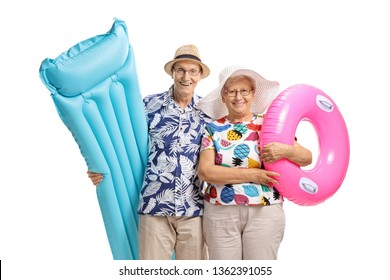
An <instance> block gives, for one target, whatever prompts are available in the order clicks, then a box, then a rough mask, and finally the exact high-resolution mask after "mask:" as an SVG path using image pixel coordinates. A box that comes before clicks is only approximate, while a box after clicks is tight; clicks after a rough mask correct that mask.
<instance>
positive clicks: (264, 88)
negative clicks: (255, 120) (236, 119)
mask: <svg viewBox="0 0 390 280" xmlns="http://www.w3.org/2000/svg"><path fill="white" fill-rule="evenodd" d="M240 75H245V76H249V77H251V78H253V79H254V80H255V82H256V91H255V93H254V99H253V104H252V112H253V113H255V114H263V113H264V112H265V111H266V110H267V108H268V106H269V105H270V104H271V102H272V100H273V99H274V98H275V97H276V96H277V94H278V89H279V83H278V82H275V81H268V80H266V79H264V78H263V77H262V76H260V75H259V74H258V73H256V72H255V71H253V70H250V69H248V68H246V67H243V66H240V65H234V66H229V67H226V68H224V69H223V70H222V71H221V73H220V74H219V86H218V87H217V88H216V89H214V90H213V91H212V92H210V93H209V94H207V95H206V96H205V97H203V98H202V100H201V101H200V102H199V103H198V105H197V108H199V109H201V110H202V111H203V112H204V113H205V114H207V115H208V116H209V117H211V118H213V119H215V120H217V119H220V118H222V117H224V116H226V115H227V114H228V111H227V108H226V106H225V104H224V103H223V102H222V97H221V90H222V88H223V86H224V84H225V83H226V81H227V79H229V78H230V77H233V76H240Z"/></svg>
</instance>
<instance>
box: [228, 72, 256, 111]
mask: <svg viewBox="0 0 390 280" xmlns="http://www.w3.org/2000/svg"><path fill="white" fill-rule="evenodd" d="M253 94H254V91H253V88H252V84H251V82H250V81H249V80H247V79H240V80H237V81H235V82H234V83H231V84H229V80H228V81H227V87H226V90H224V91H223V92H222V102H223V103H225V105H226V108H227V110H228V112H229V115H234V116H246V115H248V114H251V108H252V103H253Z"/></svg>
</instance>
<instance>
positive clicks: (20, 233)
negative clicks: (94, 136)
mask: <svg viewBox="0 0 390 280" xmlns="http://www.w3.org/2000/svg"><path fill="white" fill-rule="evenodd" d="M115 17H117V18H120V19H122V20H124V21H125V22H126V24H127V26H128V32H129V37H130V38H129V39H130V42H131V44H132V46H133V48H134V50H135V56H136V64H137V69H138V75H139V81H140V86H141V90H142V94H143V95H147V94H151V93H157V92H161V91H164V90H166V89H168V87H169V86H170V85H171V83H172V80H171V78H170V77H169V76H168V75H166V74H165V72H164V70H163V66H164V64H165V63H166V62H167V61H168V60H170V59H171V58H172V57H173V54H174V51H175V50H176V49H177V47H178V46H181V45H184V44H188V43H192V44H195V45H197V46H198V48H199V50H200V52H201V56H202V59H203V61H204V62H205V63H206V64H208V66H209V67H210V68H211V71H212V74H211V75H210V76H209V78H207V79H205V80H203V81H201V82H200V83H199V85H198V88H197V93H199V94H201V95H205V94H206V93H207V92H208V91H210V90H211V89H214V88H215V87H216V86H217V83H218V73H219V71H220V70H221V69H222V68H223V67H225V66H228V65H231V64H244V65H248V66H251V67H252V68H254V69H255V70H257V71H258V72H260V73H261V74H262V75H263V76H264V77H266V78H268V79H271V80H277V81H279V82H280V85H281V87H280V90H283V89H285V88H287V87H289V86H292V85H294V84H298V83H306V84H310V85H313V86H316V87H318V88H320V89H322V90H323V91H324V92H326V93H327V94H328V95H329V96H331V97H332V99H333V100H334V101H335V102H336V104H337V105H338V107H339V109H340V111H341V112H342V114H343V116H344V119H345V121H346V123H347V126H348V132H349V136H350V145H351V156H350V164H349V169H348V173H347V176H346V178H345V180H344V182H343V184H342V186H341V188H340V189H339V191H338V192H337V193H336V194H335V195H334V196H333V197H332V198H330V199H329V200H327V201H326V202H324V203H323V204H321V205H317V206H313V207H303V206H298V205H295V204H293V203H291V202H289V201H287V202H286V203H285V211H286V215H287V228H286V232H285V238H284V240H283V242H282V244H281V248H280V252H279V260H278V261H275V262H255V263H253V262H247V263H246V262H242V263H237V262H235V263H233V264H235V265H271V266H273V267H274V274H273V276H272V277H268V279H329V278H332V279H333V278H338V277H345V278H347V277H348V279H353V278H354V277H358V276H360V277H361V278H363V277H366V278H367V277H368V278H369V279H385V278H386V277H387V278H388V277H389V269H388V267H386V266H387V265H388V254H389V249H390V245H389V236H390V230H389V218H388V213H389V211H388V205H387V203H388V195H389V182H388V177H387V176H388V175H389V171H388V167H389V163H388V159H389V155H390V152H389V149H388V143H389V140H388V135H387V134H388V125H386V124H385V120H386V119H387V120H388V119H389V117H388V116H387V117H386V115H387V112H388V110H389V106H388V105H389V101H390V99H389V74H390V72H389V65H390V51H389V50H390V43H389V39H388V38H389V26H390V17H389V9H388V8H387V5H386V1H379V0H370V1H360V0H354V1H341V0H340V1H329V0H328V1H309V0H299V1H289V0H274V1H262V0H252V1H250V0H239V1H232V0H224V1H212V0H197V1H193V2H191V1H179V0H166V1H161V0H142V1H141V0H140V1H120V0H111V1H99V0H95V1H82V0H78V1H75V0H67V1H62V0H60V1H44V0H32V1H27V0H21V1H3V2H2V3H1V4H0V29H1V33H0V36H1V43H0V48H1V49H0V50H1V51H0V69H1V75H0V79H1V80H0V81H1V83H0V86H1V102H0V122H1V136H0V158H1V173H0V174H1V184H0V259H1V260H2V274H3V276H4V277H5V278H4V279H124V277H123V276H122V277H119V276H118V268H120V267H122V266H123V265H128V266H134V265H135V264H137V265H140V266H141V265H142V262H135V261H133V262H132V263H130V262H119V261H117V262H115V261H112V256H111V251H110V248H109V245H108V241H107V237H106V233H105V229H104V226H103V222H102V218H101V214H100V209H99V206H98V203H97V199H96V194H95V190H94V186H93V185H92V184H91V182H90V181H89V179H88V178H87V175H86V171H87V168H86V165H85V162H84V159H83V158H82V156H81V154H80V152H79V150H78V146H77V145H76V143H75V141H74V140H73V138H72V136H71V134H70V132H69V131H68V130H67V129H66V127H65V126H64V124H63V123H62V121H61V120H60V118H59V116H58V114H57V112H56V110H55V107H54V103H53V102H52V100H51V97H50V95H49V92H48V90H47V89H46V88H45V87H44V85H43V83H42V82H41V81H40V79H39V73H38V69H39V66H40V63H41V62H42V60H44V59H45V58H47V57H49V58H55V57H57V56H58V55H59V54H60V53H62V52H63V51H65V50H67V49H68V48H70V47H71V46H73V45H74V44H76V43H78V42H80V41H82V40H85V39H88V38H90V37H93V36H95V35H98V34H103V33H106V32H107V31H108V30H109V29H110V28H111V25H112V23H113V18H115ZM329 133H337V131H332V127H331V126H329ZM311 135H312V134H311V131H310V129H308V128H307V129H302V130H301V132H300V135H299V137H300V140H301V142H302V143H307V145H309V146H310V145H312V144H313V141H312V139H311V137H312V136H311ZM329 176H331V174H329ZM179 263H181V262H176V264H179ZM174 264H175V263H174V261H169V262H166V263H161V262H160V263H153V262H148V263H147V264H143V265H155V266H158V265H167V266H172V265H174ZM222 264H228V263H226V262H223V263H222V262H212V261H209V262H199V263H198V262H187V263H186V262H184V264H183V265H184V267H185V266H186V265H187V266H190V265H191V266H193V265H195V266H196V267H209V268H211V267H212V266H213V265H222ZM386 275H387V276H386ZM209 277H211V278H210V279H213V278H218V277H215V276H212V275H211V276H208V277H207V278H209ZM247 277H249V276H247ZM288 277H289V278H288ZM132 278H134V276H133V277H132ZM149 278H150V277H149ZM198 278H199V277H198ZM252 278H253V277H252ZM256 278H257V277H256ZM263 278H264V279H267V277H263ZM140 279H142V278H140ZM145 279H146V278H145ZM167 279H168V278H167ZM169 279H173V278H172V277H171V278H169ZM245 279H246V278H245Z"/></svg>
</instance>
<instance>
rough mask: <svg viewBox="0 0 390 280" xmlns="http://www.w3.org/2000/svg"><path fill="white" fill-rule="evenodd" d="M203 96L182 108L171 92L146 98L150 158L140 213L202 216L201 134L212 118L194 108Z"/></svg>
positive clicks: (141, 196) (139, 206) (143, 186)
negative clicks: (200, 176) (197, 171)
mask: <svg viewBox="0 0 390 280" xmlns="http://www.w3.org/2000/svg"><path fill="white" fill-rule="evenodd" d="M200 98H201V97H200V96H197V95H194V96H193V98H192V102H191V103H190V104H188V105H187V107H186V108H185V109H182V108H181V107H180V106H179V105H178V104H177V103H176V102H175V101H174V99H173V86H172V87H171V88H170V89H169V91H166V92H163V93H158V94H153V95H149V96H146V97H145V98H144V104H145V110H146V119H147V123H148V129H149V155H148V163H147V166H146V170H145V177H144V182H143V185H142V188H141V191H140V201H139V205H138V213H139V214H144V215H152V216H190V217H191V216H201V215H202V214H203V197H202V196H201V194H200V193H199V184H198V181H199V179H198V176H197V174H196V164H197V162H198V156H199V151H200V142H201V138H202V132H203V131H204V129H205V126H206V124H207V123H210V122H211V119H210V118H209V117H207V116H206V115H205V114H204V113H203V112H202V111H200V110H198V109H196V108H195V106H196V104H197V103H198V102H199V101H200Z"/></svg>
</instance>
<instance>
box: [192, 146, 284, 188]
mask: <svg viewBox="0 0 390 280" xmlns="http://www.w3.org/2000/svg"><path fill="white" fill-rule="evenodd" d="M198 175H199V178H200V179H201V180H202V181H206V182H208V183H211V184H237V183H249V182H253V183H257V184H263V185H266V186H277V184H278V182H277V181H276V180H275V179H274V178H272V177H271V176H273V177H275V176H279V174H278V173H276V172H272V171H266V170H264V169H260V168H229V167H225V166H220V165H216V164H215V150H213V149H209V150H203V151H202V152H200V155H199V163H198Z"/></svg>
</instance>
